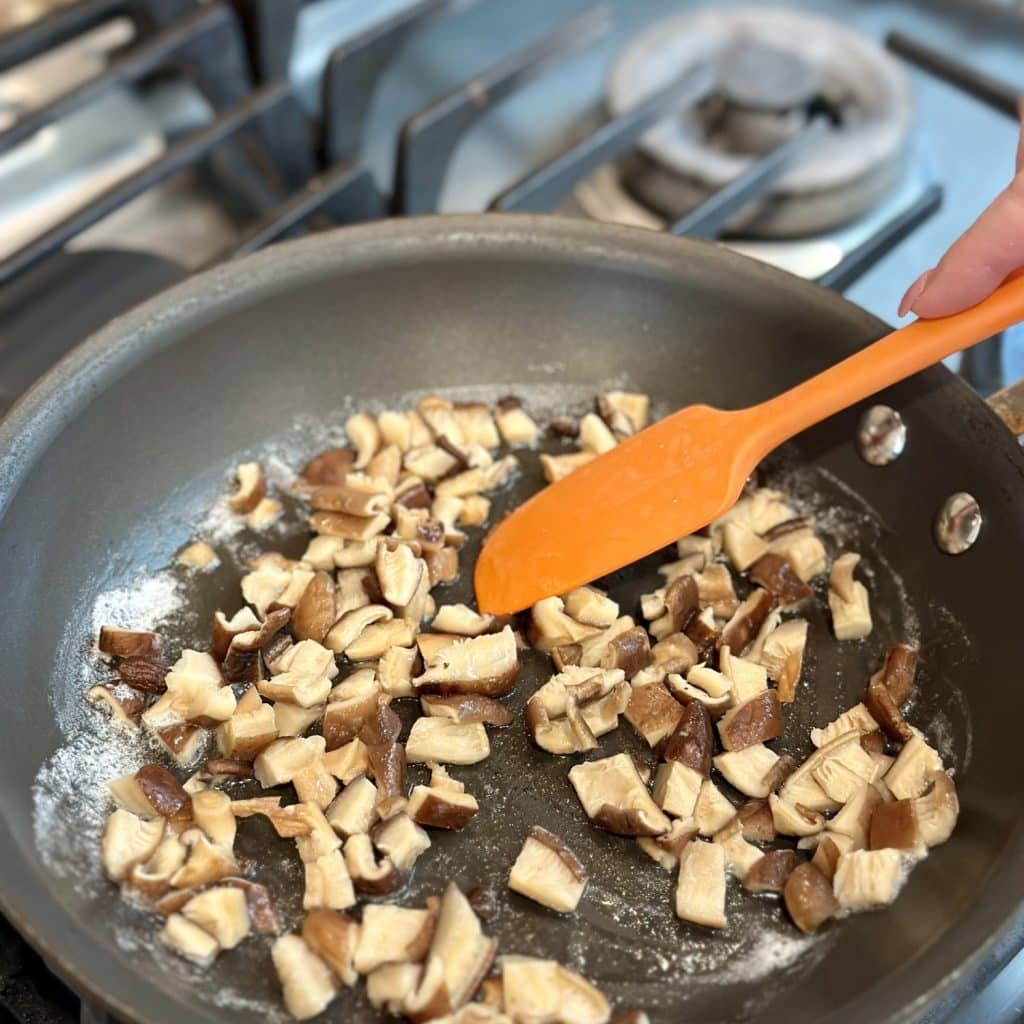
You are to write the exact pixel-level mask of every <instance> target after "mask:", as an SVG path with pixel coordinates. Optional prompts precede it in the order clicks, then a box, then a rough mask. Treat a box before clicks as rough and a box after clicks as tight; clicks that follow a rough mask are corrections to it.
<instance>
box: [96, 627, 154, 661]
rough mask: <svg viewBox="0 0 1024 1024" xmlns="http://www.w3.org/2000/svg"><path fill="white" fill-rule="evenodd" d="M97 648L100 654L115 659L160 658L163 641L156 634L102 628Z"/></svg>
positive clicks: (116, 628)
mask: <svg viewBox="0 0 1024 1024" xmlns="http://www.w3.org/2000/svg"><path fill="white" fill-rule="evenodd" d="M97 646H98V647H99V649H100V653H102V654H109V655H112V656H113V657H115V658H131V657H142V658H159V657H160V650H161V648H162V647H163V640H162V639H161V638H160V637H159V636H157V634H156V633H147V632H144V631H142V630H131V629H119V628H118V627H117V626H102V627H100V635H99V640H98V642H97Z"/></svg>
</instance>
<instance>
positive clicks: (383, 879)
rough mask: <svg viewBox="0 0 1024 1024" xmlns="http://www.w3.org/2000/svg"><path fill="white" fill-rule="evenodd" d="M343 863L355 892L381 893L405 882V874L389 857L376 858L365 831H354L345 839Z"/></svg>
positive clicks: (398, 886) (390, 890)
mask: <svg viewBox="0 0 1024 1024" xmlns="http://www.w3.org/2000/svg"><path fill="white" fill-rule="evenodd" d="M345 865H346V867H347V868H348V872H349V875H351V877H352V884H353V886H354V887H355V890H356V892H360V893H368V894H370V895H382V894H384V893H389V892H394V891H395V890H396V889H398V888H400V887H401V886H402V884H403V883H404V882H405V875H404V874H403V873H402V872H401V871H399V870H398V868H396V867H395V865H394V863H393V862H392V861H391V858H390V857H382V858H381V859H380V860H379V861H378V860H377V857H376V855H375V854H374V850H373V843H372V841H371V840H370V837H369V836H368V835H367V834H366V833H365V832H356V833H355V834H354V835H351V836H349V837H348V839H346V840H345Z"/></svg>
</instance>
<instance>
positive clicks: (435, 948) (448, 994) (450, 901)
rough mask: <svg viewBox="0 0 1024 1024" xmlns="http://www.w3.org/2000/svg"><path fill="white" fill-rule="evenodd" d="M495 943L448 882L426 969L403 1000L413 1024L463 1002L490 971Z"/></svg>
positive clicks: (467, 903) (452, 1008) (454, 1007)
mask: <svg viewBox="0 0 1024 1024" xmlns="http://www.w3.org/2000/svg"><path fill="white" fill-rule="evenodd" d="M496 949H497V943H496V942H495V941H494V939H489V938H487V936H485V935H484V934H483V932H482V931H481V929H480V921H479V920H478V918H477V916H476V914H475V913H474V912H473V908H472V907H471V906H470V905H469V901H468V900H467V899H466V897H465V896H464V895H463V894H462V893H461V892H460V891H459V888H458V886H456V885H454V884H452V883H449V885H448V887H447V888H446V889H445V891H444V896H443V897H442V899H441V908H440V913H439V914H438V919H437V926H436V927H435V928H434V936H433V940H432V941H431V943H430V950H429V952H428V953H427V958H426V969H425V970H424V973H423V977H422V980H421V982H420V985H419V987H418V988H417V989H416V991H415V992H414V993H413V994H412V995H411V996H410V997H409V999H408V1000H406V1005H405V1013H406V1015H407V1016H408V1017H409V1019H410V1020H411V1021H413V1024H418V1022H421V1021H425V1020H429V1019H431V1018H433V1017H437V1016H441V1015H443V1014H445V1013H451V1012H453V1011H455V1010H457V1009H459V1008H460V1007H461V1006H462V1005H463V1004H465V1003H467V1002H468V1001H469V1000H470V999H471V998H472V997H473V994H474V993H475V992H476V990H477V989H478V988H479V987H480V982H481V981H482V980H483V978H484V976H485V975H486V974H487V972H488V970H490V966H491V963H492V961H493V960H494V954H495V951H496Z"/></svg>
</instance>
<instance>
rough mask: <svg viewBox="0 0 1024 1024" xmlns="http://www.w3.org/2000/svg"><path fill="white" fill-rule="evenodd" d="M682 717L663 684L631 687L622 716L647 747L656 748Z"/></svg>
mask: <svg viewBox="0 0 1024 1024" xmlns="http://www.w3.org/2000/svg"><path fill="white" fill-rule="evenodd" d="M682 717H683V708H682V706H681V705H680V703H679V701H677V700H676V699H675V697H673V696H672V694H671V693H670V692H669V689H668V687H667V686H666V685H665V684H664V683H647V684H646V685H644V686H633V687H631V693H630V698H629V704H628V705H627V706H626V711H625V718H626V721H627V722H629V724H630V725H631V726H633V728H634V729H636V731H637V732H638V733H640V735H641V736H642V737H643V738H644V739H645V740H646V741H647V744H648V746H650V747H656V746H657V745H658V744H659V743H660V742H661V741H662V740H663V739H665V738H666V737H668V736H671V735H672V733H673V732H674V731H675V728H676V726H677V725H678V724H679V720H680V719H681V718H682Z"/></svg>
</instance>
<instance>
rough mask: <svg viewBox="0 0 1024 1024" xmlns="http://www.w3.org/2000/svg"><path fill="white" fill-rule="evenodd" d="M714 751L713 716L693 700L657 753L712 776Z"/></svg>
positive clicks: (685, 706) (687, 705)
mask: <svg viewBox="0 0 1024 1024" xmlns="http://www.w3.org/2000/svg"><path fill="white" fill-rule="evenodd" d="M714 752H715V734H714V730H713V728H712V725H711V715H710V713H709V712H708V710H707V708H706V707H705V706H704V705H703V704H701V703H700V702H699V701H693V702H691V703H689V704H686V705H684V706H683V708H682V714H681V715H680V717H679V720H678V722H677V723H676V727H675V730H674V731H673V733H672V735H671V736H669V737H668V739H667V740H665V742H664V743H663V744H662V745H661V748H660V749H659V751H658V754H659V756H660V757H661V758H662V759H663V760H665V761H678V762H679V763H680V764H684V765H686V767H687V768H692V769H693V770H694V771H695V772H696V773H697V774H698V775H700V776H701V777H702V778H705V779H707V778H710V777H711V760H712V755H713V754H714Z"/></svg>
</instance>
